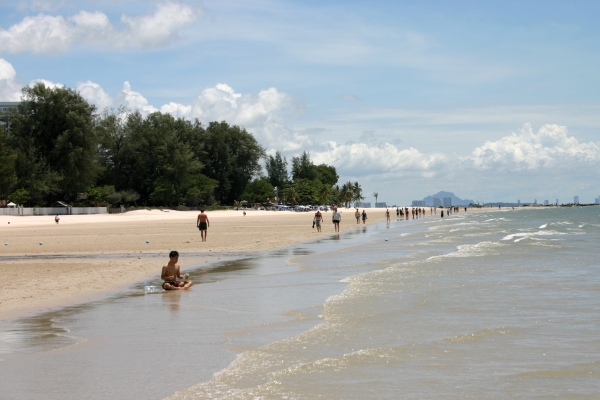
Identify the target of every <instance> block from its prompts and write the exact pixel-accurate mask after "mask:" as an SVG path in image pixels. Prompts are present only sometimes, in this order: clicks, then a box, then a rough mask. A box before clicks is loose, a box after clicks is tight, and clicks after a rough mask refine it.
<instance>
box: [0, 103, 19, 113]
mask: <svg viewBox="0 0 600 400" xmlns="http://www.w3.org/2000/svg"><path fill="white" fill-rule="evenodd" d="M20 104H21V102H20V101H0V112H3V113H5V112H7V111H10V110H11V109H12V108H17V106H19V105H20Z"/></svg>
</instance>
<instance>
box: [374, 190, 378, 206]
mask: <svg viewBox="0 0 600 400" xmlns="http://www.w3.org/2000/svg"><path fill="white" fill-rule="evenodd" d="M373 197H375V204H377V197H379V193H377V192H375V193H373Z"/></svg>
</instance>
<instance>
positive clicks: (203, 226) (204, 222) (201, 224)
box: [196, 209, 210, 242]
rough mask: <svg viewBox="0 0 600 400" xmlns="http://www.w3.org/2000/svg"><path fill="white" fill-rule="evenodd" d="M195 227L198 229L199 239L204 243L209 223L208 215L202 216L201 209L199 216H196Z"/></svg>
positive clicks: (202, 211)
mask: <svg viewBox="0 0 600 400" xmlns="http://www.w3.org/2000/svg"><path fill="white" fill-rule="evenodd" d="M196 225H198V229H200V237H202V241H203V242H206V235H207V234H208V227H209V226H210V221H209V220H208V215H206V214H204V210H202V209H201V210H200V214H198V219H197V220H196Z"/></svg>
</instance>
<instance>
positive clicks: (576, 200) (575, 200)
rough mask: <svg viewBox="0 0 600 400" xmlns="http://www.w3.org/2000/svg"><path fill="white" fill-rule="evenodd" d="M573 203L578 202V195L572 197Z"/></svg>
mask: <svg viewBox="0 0 600 400" xmlns="http://www.w3.org/2000/svg"><path fill="white" fill-rule="evenodd" d="M573 204H579V196H575V197H573Z"/></svg>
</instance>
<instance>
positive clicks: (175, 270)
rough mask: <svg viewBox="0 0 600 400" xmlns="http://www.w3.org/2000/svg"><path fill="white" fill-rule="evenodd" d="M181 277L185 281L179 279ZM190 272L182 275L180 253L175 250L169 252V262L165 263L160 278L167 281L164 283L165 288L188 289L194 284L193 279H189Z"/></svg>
mask: <svg viewBox="0 0 600 400" xmlns="http://www.w3.org/2000/svg"><path fill="white" fill-rule="evenodd" d="M177 278H179V279H185V280H184V281H178V280H177ZM187 278H189V274H185V276H183V275H181V271H180V270H179V253H178V252H177V251H175V250H173V251H171V252H170V253H169V262H168V263H166V264H165V265H163V267H162V272H161V273H160V279H162V280H163V281H165V282H164V283H163V284H162V287H163V289H165V290H186V289H187V288H189V287H190V286H192V281H190V280H187Z"/></svg>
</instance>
